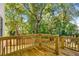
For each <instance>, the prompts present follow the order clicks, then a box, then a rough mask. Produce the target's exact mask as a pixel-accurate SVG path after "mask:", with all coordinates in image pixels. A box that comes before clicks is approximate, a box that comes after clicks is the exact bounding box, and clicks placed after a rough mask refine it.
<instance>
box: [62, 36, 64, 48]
mask: <svg viewBox="0 0 79 59" xmlns="http://www.w3.org/2000/svg"><path fill="white" fill-rule="evenodd" d="M61 48H62V49H64V37H62V38H61Z"/></svg>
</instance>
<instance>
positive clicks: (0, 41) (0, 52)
mask: <svg viewBox="0 0 79 59" xmlns="http://www.w3.org/2000/svg"><path fill="white" fill-rule="evenodd" d="M0 56H1V39H0Z"/></svg>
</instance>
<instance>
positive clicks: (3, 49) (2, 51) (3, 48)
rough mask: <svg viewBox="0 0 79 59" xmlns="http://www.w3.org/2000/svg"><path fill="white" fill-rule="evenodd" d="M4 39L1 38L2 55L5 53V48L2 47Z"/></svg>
mask: <svg viewBox="0 0 79 59" xmlns="http://www.w3.org/2000/svg"><path fill="white" fill-rule="evenodd" d="M3 41H4V40H2V55H3V56H4V53H5V51H4V50H5V48H4V42H3Z"/></svg>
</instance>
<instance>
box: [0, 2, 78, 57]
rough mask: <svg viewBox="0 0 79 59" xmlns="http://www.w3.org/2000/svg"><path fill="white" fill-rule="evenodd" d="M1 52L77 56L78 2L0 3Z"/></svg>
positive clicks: (11, 54)
mask: <svg viewBox="0 0 79 59" xmlns="http://www.w3.org/2000/svg"><path fill="white" fill-rule="evenodd" d="M0 56H79V4H78V3H5V4H1V3H0Z"/></svg>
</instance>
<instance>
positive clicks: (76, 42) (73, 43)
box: [60, 36, 79, 51]
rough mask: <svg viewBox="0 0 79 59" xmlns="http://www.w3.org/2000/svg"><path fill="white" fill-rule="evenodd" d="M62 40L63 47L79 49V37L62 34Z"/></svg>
mask: <svg viewBox="0 0 79 59" xmlns="http://www.w3.org/2000/svg"><path fill="white" fill-rule="evenodd" d="M60 41H61V43H62V44H61V47H62V48H65V47H66V48H69V49H72V50H75V51H79V37H73V36H62V37H61V40H60Z"/></svg>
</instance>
